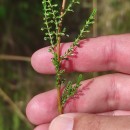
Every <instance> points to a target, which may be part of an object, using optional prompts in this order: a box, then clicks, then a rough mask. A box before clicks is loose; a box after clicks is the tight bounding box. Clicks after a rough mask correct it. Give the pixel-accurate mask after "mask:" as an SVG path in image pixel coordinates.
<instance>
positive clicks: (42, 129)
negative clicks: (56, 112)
mask: <svg viewBox="0 0 130 130" xmlns="http://www.w3.org/2000/svg"><path fill="white" fill-rule="evenodd" d="M48 129H49V124H43V125H39V126H37V127H35V129H34V130H48Z"/></svg>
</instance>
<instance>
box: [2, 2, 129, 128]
mask: <svg viewBox="0 0 130 130" xmlns="http://www.w3.org/2000/svg"><path fill="white" fill-rule="evenodd" d="M93 1H95V2H96V0H93ZM56 2H58V3H59V4H60V2H61V1H60V0H56ZM92 5H93V3H92V1H90V0H81V5H80V7H78V6H76V8H75V12H76V14H74V15H72V14H68V15H67V17H66V20H65V21H64V26H66V27H67V28H68V30H67V31H68V34H70V37H69V38H68V39H66V38H64V37H63V41H72V40H73V38H74V37H75V36H76V35H77V33H78V32H79V29H80V27H81V26H82V24H83V22H84V20H85V19H86V17H88V16H89V12H90V11H91V9H92ZM129 6H130V1H129V0H123V1H122V0H105V1H104V0H99V1H97V8H98V12H97V21H96V25H97V28H95V31H96V32H97V35H107V34H120V33H128V32H130V24H129V23H130V15H129V14H130V8H129ZM41 27H42V4H41V0H38V1H33V0H31V1H26V0H1V1H0V56H1V55H2V54H5V55H9V56H11V55H21V56H27V57H31V55H32V54H33V53H34V52H35V51H36V50H38V49H40V48H42V47H44V46H47V45H48V43H46V42H44V41H43V33H42V32H41V31H40V28H41ZM91 32H92V31H91ZM89 36H91V37H92V36H93V33H90V34H89ZM87 37H88V36H87ZM85 76H86V75H85ZM66 77H68V78H72V79H74V78H75V77H76V74H75V73H73V74H69V75H68V74H67V75H66ZM86 77H87V78H90V77H92V73H90V74H89V75H87V76H86ZM53 86H54V76H51V75H44V76H43V75H41V74H37V73H36V72H35V71H34V70H33V69H32V67H31V65H30V63H29V62H21V61H11V60H2V59H0V88H1V89H2V90H3V91H4V94H5V95H6V96H8V98H9V99H10V100H11V101H12V102H13V103H14V104H15V105H16V106H17V108H18V109H19V110H20V111H21V112H22V114H23V116H25V108H26V104H27V102H28V101H29V100H30V99H31V98H32V97H33V96H34V95H36V94H38V93H41V92H44V91H47V90H49V89H51V88H53ZM0 97H1V98H0V130H23V129H24V130H31V129H32V128H30V126H29V124H28V123H29V122H28V121H27V120H25V119H23V118H22V117H21V116H20V114H18V113H16V110H15V109H14V108H13V107H12V105H11V104H10V101H9V100H8V98H7V97H6V98H5V96H4V95H2V93H1V92H0Z"/></svg>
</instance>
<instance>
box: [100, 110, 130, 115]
mask: <svg viewBox="0 0 130 130" xmlns="http://www.w3.org/2000/svg"><path fill="white" fill-rule="evenodd" d="M98 115H107V116H130V111H121V110H115V111H110V112H104V113H99V114H98Z"/></svg>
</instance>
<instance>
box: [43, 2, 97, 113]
mask: <svg viewBox="0 0 130 130" xmlns="http://www.w3.org/2000/svg"><path fill="white" fill-rule="evenodd" d="M79 3H80V0H70V1H69V2H68V3H67V2H66V0H62V7H61V9H58V7H59V6H58V4H53V3H52V0H43V1H42V4H43V28H42V29H41V30H43V31H44V32H45V36H44V40H48V41H49V42H50V44H51V46H50V48H49V52H51V53H52V54H53V58H52V63H53V65H54V66H55V71H56V83H55V84H56V89H57V95H58V96H57V97H58V111H59V114H61V113H63V107H64V105H65V103H66V101H67V100H68V99H69V98H71V97H73V96H74V95H75V93H76V92H77V90H78V88H79V86H80V85H81V83H80V82H81V80H82V75H79V77H78V79H77V82H76V83H75V85H72V82H71V81H69V82H68V83H67V85H66V87H65V89H64V91H63V93H62V94H61V84H62V83H63V82H64V81H65V79H64V78H63V75H64V73H65V69H62V67H61V65H62V62H63V61H64V60H69V58H68V57H69V56H71V55H73V53H74V49H75V48H76V47H78V46H79V40H81V38H83V37H84V33H86V32H89V29H90V26H91V25H92V24H93V23H94V15H95V13H96V10H93V12H92V13H91V15H90V17H89V18H88V20H86V22H85V24H84V26H83V27H82V29H81V30H80V33H79V35H78V36H77V37H76V38H75V40H74V42H73V43H72V45H71V46H70V47H69V49H68V50H67V51H66V52H65V53H64V54H63V55H61V54H60V51H61V50H60V49H61V47H60V43H61V37H62V36H66V35H67V34H66V28H64V27H62V22H63V19H64V16H65V15H66V14H67V13H68V12H74V10H73V6H74V4H79Z"/></svg>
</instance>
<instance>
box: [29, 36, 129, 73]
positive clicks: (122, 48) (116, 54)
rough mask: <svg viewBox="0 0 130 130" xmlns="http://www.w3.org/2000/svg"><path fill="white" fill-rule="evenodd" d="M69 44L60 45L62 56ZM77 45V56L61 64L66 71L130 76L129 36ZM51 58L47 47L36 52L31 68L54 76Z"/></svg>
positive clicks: (81, 42) (89, 41) (85, 41)
mask: <svg viewBox="0 0 130 130" xmlns="http://www.w3.org/2000/svg"><path fill="white" fill-rule="evenodd" d="M70 44H71V43H68V44H63V45H62V48H61V49H62V50H61V51H62V54H63V53H64V52H65V51H66V50H67V49H68V48H69V46H70ZM79 44H80V47H79V48H77V49H76V52H77V54H76V55H75V56H73V57H70V58H69V60H68V61H64V63H63V64H62V67H64V68H66V70H67V71H78V72H92V71H106V70H116V71H119V72H124V73H129V74H130V60H129V57H130V34H125V35H113V36H103V37H98V38H92V39H87V40H82V41H80V42H79ZM52 57H53V56H52V54H51V53H50V52H48V47H46V48H43V49H40V50H38V51H37V52H35V53H34V54H33V56H32V60H31V62H32V66H33V68H34V69H35V70H36V71H38V72H40V73H44V74H54V73H55V68H54V66H53V64H52V62H51V58H52ZM124 59H125V60H124Z"/></svg>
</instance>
